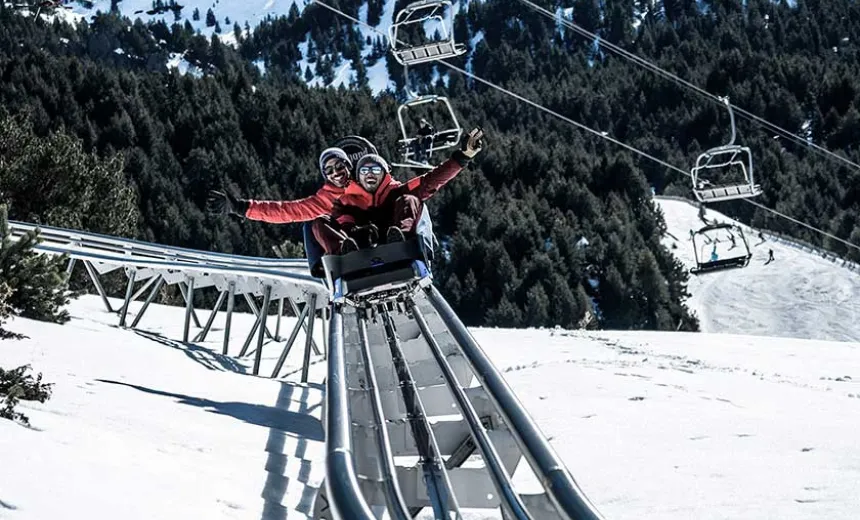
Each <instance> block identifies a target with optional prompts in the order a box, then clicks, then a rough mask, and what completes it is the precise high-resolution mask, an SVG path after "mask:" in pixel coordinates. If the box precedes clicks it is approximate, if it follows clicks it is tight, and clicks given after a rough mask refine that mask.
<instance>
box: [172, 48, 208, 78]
mask: <svg viewBox="0 0 860 520" xmlns="http://www.w3.org/2000/svg"><path fill="white" fill-rule="evenodd" d="M166 65H167V68H168V69H176V70H177V71H179V73H180V74H182V75H183V76H184V75H185V74H191V75H192V76H194V77H195V78H200V77H203V71H202V70H200V67H198V66H197V65H193V64H191V63H189V62H188V61H187V60H186V59H185V54H184V53H178V52H171V53H170V57H169V58H168V59H167V63H166Z"/></svg>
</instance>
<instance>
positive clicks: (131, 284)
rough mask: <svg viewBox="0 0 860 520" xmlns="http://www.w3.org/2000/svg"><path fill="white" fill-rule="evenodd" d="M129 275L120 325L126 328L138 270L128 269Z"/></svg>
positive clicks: (120, 315)
mask: <svg viewBox="0 0 860 520" xmlns="http://www.w3.org/2000/svg"><path fill="white" fill-rule="evenodd" d="M125 273H126V275H127V276H128V285H127V286H126V287H125V300H124V301H123V302H122V310H121V311H120V312H119V326H120V327H122V328H125V317H126V316H127V315H128V304H129V303H131V296H132V294H133V291H134V277H135V275H136V274H137V271H135V270H134V269H126V271H125Z"/></svg>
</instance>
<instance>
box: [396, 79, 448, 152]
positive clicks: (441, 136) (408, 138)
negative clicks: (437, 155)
mask: <svg viewBox="0 0 860 520" xmlns="http://www.w3.org/2000/svg"><path fill="white" fill-rule="evenodd" d="M403 73H404V76H405V88H406V92H407V95H408V97H409V99H407V101H406V102H405V103H403V104H402V105H400V106H399V107H398V108H397V121H398V123H399V124H400V134H401V136H402V137H401V139H399V140H398V141H397V145H398V149H399V150H400V152H401V154H402V162H400V163H393V164H392V166H397V167H401V168H424V169H432V168H434V167H435V166H434V165H432V164H430V163H429V159H430V158H431V157H432V156H433V152H438V151H440V150H445V149H447V148H453V147H455V146H458V145H459V144H460V138H461V137H462V135H463V128H462V127H461V126H460V122H459V121H458V120H457V114H455V113H454V108H453V107H452V106H451V102H450V101H449V100H448V98H447V97H445V96H437V95H424V96H419V95H418V94H417V93H416V92H415V91H413V90H412V89H411V88H410V83H409V67H408V66H404V67H403ZM436 103H441V104H442V105H444V109H445V110H446V111H447V114H448V121H449V125H448V126H447V127H443V128H440V129H438V130H436V129H434V132H433V133H432V134H430V135H429V136H426V139H427V140H429V141H430V143H431V144H430V146H429V147H428V148H427V149H426V154H427V161H419V160H416V158H415V156H416V153H415V152H416V146H417V144H418V139H419V137H418V136H414V135H410V134H409V132H408V131H407V129H406V116H407V113H408V111H409V109H411V108H415V107H419V106H421V105H426V104H436Z"/></svg>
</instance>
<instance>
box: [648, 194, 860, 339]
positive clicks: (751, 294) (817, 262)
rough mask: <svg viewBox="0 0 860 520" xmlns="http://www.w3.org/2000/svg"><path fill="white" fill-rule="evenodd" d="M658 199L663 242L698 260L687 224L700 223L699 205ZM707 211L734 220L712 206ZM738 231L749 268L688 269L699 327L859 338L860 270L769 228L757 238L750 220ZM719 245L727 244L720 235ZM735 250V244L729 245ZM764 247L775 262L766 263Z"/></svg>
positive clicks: (684, 258) (683, 257)
mask: <svg viewBox="0 0 860 520" xmlns="http://www.w3.org/2000/svg"><path fill="white" fill-rule="evenodd" d="M657 203H658V204H659V205H660V208H661V209H662V210H663V213H664V215H665V218H666V224H667V226H668V231H669V233H670V234H671V236H667V237H666V238H665V239H664V241H663V243H664V245H666V247H668V248H669V249H670V250H671V251H672V252H673V253H674V254H675V255H676V257H677V258H678V259H679V260H680V261H681V262H682V263H683V264H684V265H685V266H687V267H688V268H689V267H693V266H695V260H694V258H693V249H692V248H693V246H692V242H691V241H690V230H694V231H698V230H699V229H701V228H702V227H703V225H704V224H703V223H702V221H701V220H699V218H698V209H697V208H696V207H695V206H693V205H692V204H689V203H687V202H681V201H678V200H671V199H662V198H659V197H658V198H657ZM706 218H707V219H708V220H717V221H719V222H729V223H733V224H736V223H737V222H736V221H733V220H732V219H730V218H728V217H726V216H725V215H723V214H721V213H718V212H716V211H713V210H710V209H708V210H707V211H706ZM743 231H744V234H745V235H746V239H747V242H748V243H749V246H750V249H751V251H752V254H753V257H752V259H751V261H750V264H749V265H748V266H747V267H746V268H744V269H730V270H726V271H721V272H714V273H707V274H702V275H699V276H693V275H691V276H690V282H689V285H688V289H689V291H690V294H691V295H692V297H691V298H690V300H689V301H688V302H687V305H688V306H689V307H690V309H691V310H693V311H695V312H696V314H697V315H698V316H699V320H700V327H701V330H702V331H703V332H726V333H737V334H755V335H764V336H784V337H793V338H809V339H826V340H841V341H858V340H860V321H858V318H860V273H858V272H857V271H852V270H850V269H847V268H845V267H842V266H841V264H840V263H834V262H832V261H829V260H826V259H824V258H821V257H820V256H818V255H816V254H813V253H810V252H807V251H803V250H801V249H799V248H797V247H794V246H793V245H791V244H789V243H783V242H776V241H774V240H773V239H772V238H771V237H770V236H769V235H768V236H765V237H764V238H765V240H766V241H765V242H762V240H761V239H760V238H759V236H758V231H757V230H751V229H750V228H749V227H747V226H743ZM737 240H738V243H739V239H737ZM722 244H725V245H728V242H727V241H726V240H725V237H723V242H722ZM740 249H741V247H740V245H739V246H738V248H736V249H735V250H734V251H739V250H740ZM769 249H772V250H773V254H774V261H773V262H771V263H770V264H766V262H767V258H768V250H769ZM734 251H732V252H729V251H727V250H722V251H721V253H725V254H726V255H734V254H735V252H734ZM704 254H706V255H709V254H710V249H707V251H704Z"/></svg>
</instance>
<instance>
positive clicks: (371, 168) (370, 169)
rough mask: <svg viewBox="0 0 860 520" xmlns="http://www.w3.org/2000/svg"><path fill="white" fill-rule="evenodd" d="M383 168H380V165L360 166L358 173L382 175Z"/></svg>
mask: <svg viewBox="0 0 860 520" xmlns="http://www.w3.org/2000/svg"><path fill="white" fill-rule="evenodd" d="M384 171H385V170H383V169H382V166H378V165H377V166H362V167H361V168H359V169H358V174H359V175H370V174H371V173H372V174H373V175H382V173H383V172H384Z"/></svg>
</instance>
